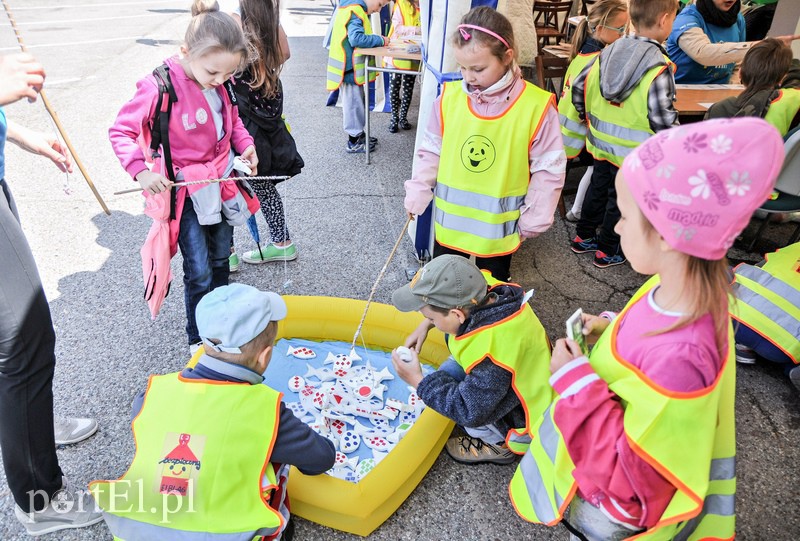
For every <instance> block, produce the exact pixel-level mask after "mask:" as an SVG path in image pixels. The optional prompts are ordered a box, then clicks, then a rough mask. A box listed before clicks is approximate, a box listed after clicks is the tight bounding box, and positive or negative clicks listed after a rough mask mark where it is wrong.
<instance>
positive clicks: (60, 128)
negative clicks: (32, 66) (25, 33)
mask: <svg viewBox="0 0 800 541" xmlns="http://www.w3.org/2000/svg"><path fill="white" fill-rule="evenodd" d="M2 2H3V9H5V10H6V15H8V20H9V21H11V28H13V29H14V35H15V36H16V37H17V43H19V47H20V49H22V52H23V53H26V52H28V50H27V48H26V47H25V42H23V41H22V34H20V32H19V28H17V21H15V20H14V16H13V15H12V13H11V8H9V7H8V2H7V1H6V0H2ZM39 96H40V97H41V98H42V103H44V107H45V109H47V112H48V113H50V117H51V118H52V119H53V122H55V124H56V127H57V128H58V132H59V133H60V134H61V138H62V139H64V144H66V145H67V148H68V149H69V152H70V154H72V157H73V158H74V159H75V165H77V166H78V169H80V171H81V173H82V174H83V178H85V179H86V183H87V184H88V185H89V188H90V189H91V190H92V193H93V194H94V196H95V197H96V198H97V202H98V203H100V206H101V207H103V212H105V213H106V214H108V215H110V214H111V211H110V210H108V207H107V206H106V203H105V201H103V198H102V197H101V196H100V192H98V191H97V188H95V186H94V182H92V179H91V178H90V177H89V173H87V172H86V169H85V168H84V167H83V163H82V162H81V159H80V158H79V157H78V153H77V152H75V149H74V148H73V146H72V143H71V142H70V140H69V137H67V132H66V131H65V130H64V127H63V126H62V125H61V121H60V120H59V119H58V115H57V114H56V112H55V110H54V109H53V108H52V106H51V105H50V101H49V100H48V99H47V96H46V95H45V93H44V89H41V90H39Z"/></svg>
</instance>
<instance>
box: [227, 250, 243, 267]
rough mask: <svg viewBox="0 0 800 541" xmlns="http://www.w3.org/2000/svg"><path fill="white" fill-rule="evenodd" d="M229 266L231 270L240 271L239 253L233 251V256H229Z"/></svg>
mask: <svg viewBox="0 0 800 541" xmlns="http://www.w3.org/2000/svg"><path fill="white" fill-rule="evenodd" d="M228 266H229V267H230V269H231V270H230V272H239V266H240V262H239V254H237V253H236V252H233V253H232V254H231V256H230V257H229V258H228Z"/></svg>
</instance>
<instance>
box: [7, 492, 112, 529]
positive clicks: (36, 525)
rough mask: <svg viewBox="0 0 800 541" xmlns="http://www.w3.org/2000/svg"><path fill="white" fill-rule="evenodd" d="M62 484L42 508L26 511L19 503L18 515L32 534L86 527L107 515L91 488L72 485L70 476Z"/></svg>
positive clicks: (18, 518) (15, 512) (15, 509)
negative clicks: (99, 507) (99, 508)
mask: <svg viewBox="0 0 800 541" xmlns="http://www.w3.org/2000/svg"><path fill="white" fill-rule="evenodd" d="M62 483H63V485H62V488H61V490H59V491H58V492H56V493H55V494H53V497H52V499H51V500H50V501H49V502H48V504H47V507H45V508H44V509H42V510H41V511H32V512H30V513H26V512H25V511H23V510H22V509H20V507H19V506H18V505H15V506H14V515H16V517H17V520H19V521H20V522H21V523H22V525H23V526H25V530H26V531H27V532H28V535H32V536H39V535H44V534H47V533H52V532H57V531H58V530H66V529H68V528H83V527H86V526H91V525H92V524H97V523H98V522H100V521H102V520H103V514H102V513H101V512H100V511H99V510H97V507H96V505H95V503H94V498H92V496H91V494H89V491H88V490H83V489H79V488H77V487H74V486H72V485H70V484H69V483H68V482H67V479H66V478H63V481H62Z"/></svg>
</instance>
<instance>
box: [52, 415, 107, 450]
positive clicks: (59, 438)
mask: <svg viewBox="0 0 800 541" xmlns="http://www.w3.org/2000/svg"><path fill="white" fill-rule="evenodd" d="M54 428H55V433H56V445H69V444H71V443H78V442H79V441H83V440H85V439H86V438H88V437H89V436H91V435H92V434H94V433H95V432H97V421H95V420H94V419H83V418H79V417H72V418H65V417H56V418H55V422H54Z"/></svg>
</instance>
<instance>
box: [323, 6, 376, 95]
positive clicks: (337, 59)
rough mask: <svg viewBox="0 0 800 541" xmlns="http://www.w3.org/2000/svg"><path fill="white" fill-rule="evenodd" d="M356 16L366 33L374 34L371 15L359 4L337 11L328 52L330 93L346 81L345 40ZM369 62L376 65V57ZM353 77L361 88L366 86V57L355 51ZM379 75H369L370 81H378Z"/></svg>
mask: <svg viewBox="0 0 800 541" xmlns="http://www.w3.org/2000/svg"><path fill="white" fill-rule="evenodd" d="M353 15H355V16H356V17H358V18H359V19H361V23H362V24H363V25H364V33H365V34H372V24H370V22H369V15H367V12H366V11H364V8H362V7H361V6H360V5H358V4H350V5H349V6H344V7H340V8H337V9H336V15H335V18H334V21H333V30H332V31H331V48H330V51H329V52H328V82H327V83H326V85H325V88H326V89H327V90H328V91H329V92H330V91H333V90H336V89H337V88H339V86H341V84H342V81H343V80H344V71H345V67H346V66H347V59H346V58H345V47H344V40H346V39H347V24H348V23H349V22H350V17H352V16H353ZM367 62H369V65H370V66H374V65H375V57H374V56H369V57H367ZM352 66H353V77H354V78H355V81H356V84H357V85H359V86H361V85H363V84H364V71H365V70H364V56H362V55H360V54H356V53H355V50H354V51H353V57H352ZM377 77H378V73H377V72H374V71H373V72H372V73H370V74H369V81H370V82H372V81H374V80H375V79H377Z"/></svg>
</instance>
